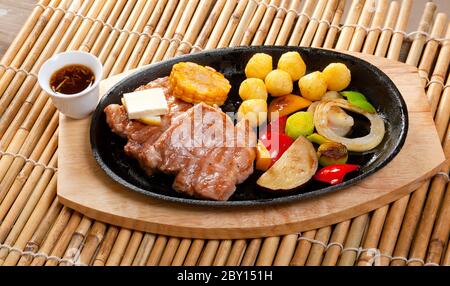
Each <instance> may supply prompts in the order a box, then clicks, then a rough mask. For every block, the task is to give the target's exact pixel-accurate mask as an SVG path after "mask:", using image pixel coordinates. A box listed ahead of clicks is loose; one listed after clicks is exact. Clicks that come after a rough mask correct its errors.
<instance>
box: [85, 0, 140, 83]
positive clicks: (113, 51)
mask: <svg viewBox="0 0 450 286" xmlns="http://www.w3.org/2000/svg"><path fill="white" fill-rule="evenodd" d="M144 5H145V1H144V0H137V3H136V4H135V5H134V7H133V9H132V10H131V11H130V12H131V13H130V14H129V15H128V16H127V17H124V18H123V21H119V22H118V25H119V26H122V27H121V29H123V30H126V31H131V30H132V29H133V27H134V25H135V24H136V21H137V20H138V18H139V15H140V12H141V11H142V9H143V8H144ZM127 37H128V33H127V32H124V31H121V32H119V31H117V30H114V31H112V32H111V34H110V35H109V37H108V40H107V41H106V44H105V43H98V42H96V43H95V44H94V47H93V49H95V48H96V45H97V43H98V44H100V45H102V46H103V47H102V48H101V52H100V54H99V55H98V58H99V60H100V61H101V62H102V63H106V62H107V61H109V62H108V69H107V70H104V73H103V74H104V78H106V76H107V75H108V74H109V71H110V69H111V67H112V64H113V63H114V59H115V58H116V57H117V56H118V54H119V52H120V50H121V49H122V46H123V44H124V42H125V40H126V38H127ZM119 39H120V40H119Z"/></svg>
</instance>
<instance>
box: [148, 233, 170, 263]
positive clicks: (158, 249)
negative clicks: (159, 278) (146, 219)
mask: <svg viewBox="0 0 450 286" xmlns="http://www.w3.org/2000/svg"><path fill="white" fill-rule="evenodd" d="M166 244H167V237H166V236H163V235H160V236H158V238H157V239H156V242H155V245H154V246H153V249H152V251H151V252H150V257H149V258H148V261H147V266H156V265H158V264H159V261H160V260H161V256H162V253H163V251H164V248H165V247H166Z"/></svg>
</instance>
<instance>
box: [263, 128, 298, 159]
mask: <svg viewBox="0 0 450 286" xmlns="http://www.w3.org/2000/svg"><path fill="white" fill-rule="evenodd" d="M260 141H261V143H262V144H263V145H264V146H265V147H266V148H267V150H268V151H269V153H270V158H272V164H273V163H275V162H276V161H277V160H278V159H280V157H281V156H282V155H283V154H284V152H286V150H288V148H289V147H290V146H291V145H292V143H293V142H294V140H292V139H291V137H289V136H287V135H286V134H284V133H278V132H270V131H268V132H266V133H264V134H263V135H262V136H261V140H260ZM272 164H271V165H272Z"/></svg>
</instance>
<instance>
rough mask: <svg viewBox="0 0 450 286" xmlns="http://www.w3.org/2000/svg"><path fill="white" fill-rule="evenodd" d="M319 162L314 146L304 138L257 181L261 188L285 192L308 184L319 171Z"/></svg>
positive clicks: (296, 141) (292, 146)
mask: <svg viewBox="0 0 450 286" xmlns="http://www.w3.org/2000/svg"><path fill="white" fill-rule="evenodd" d="M317 166H318V162H317V155H316V151H315V150H314V147H313V145H312V144H311V142H309V141H308V140H307V139H306V138H304V137H303V136H300V137H298V139H297V140H295V142H294V143H293V144H292V145H291V147H289V149H288V150H287V151H286V152H284V154H283V156H281V158H280V159H279V160H278V161H276V162H275V164H274V165H273V166H272V167H270V169H269V170H267V171H266V172H265V173H264V174H263V175H262V176H261V177H260V178H259V179H258V181H257V184H258V185H259V186H261V187H264V188H267V189H270V190H274V191H277V190H279V191H283V190H291V189H293V188H297V187H300V186H301V185H303V184H305V183H307V182H308V181H309V180H310V179H311V178H312V176H313V175H314V174H315V172H316V170H317Z"/></svg>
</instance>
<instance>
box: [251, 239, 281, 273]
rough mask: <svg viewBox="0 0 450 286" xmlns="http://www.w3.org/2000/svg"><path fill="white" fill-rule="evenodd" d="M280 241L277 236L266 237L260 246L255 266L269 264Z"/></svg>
mask: <svg viewBox="0 0 450 286" xmlns="http://www.w3.org/2000/svg"><path fill="white" fill-rule="evenodd" d="M279 243H280V237H279V236H273V237H267V238H266V239H264V243H263V244H262V246H261V250H260V251H259V254H258V259H257V260H256V266H271V265H272V263H273V260H274V259H275V254H276V253H277V249H278V245H279Z"/></svg>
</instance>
